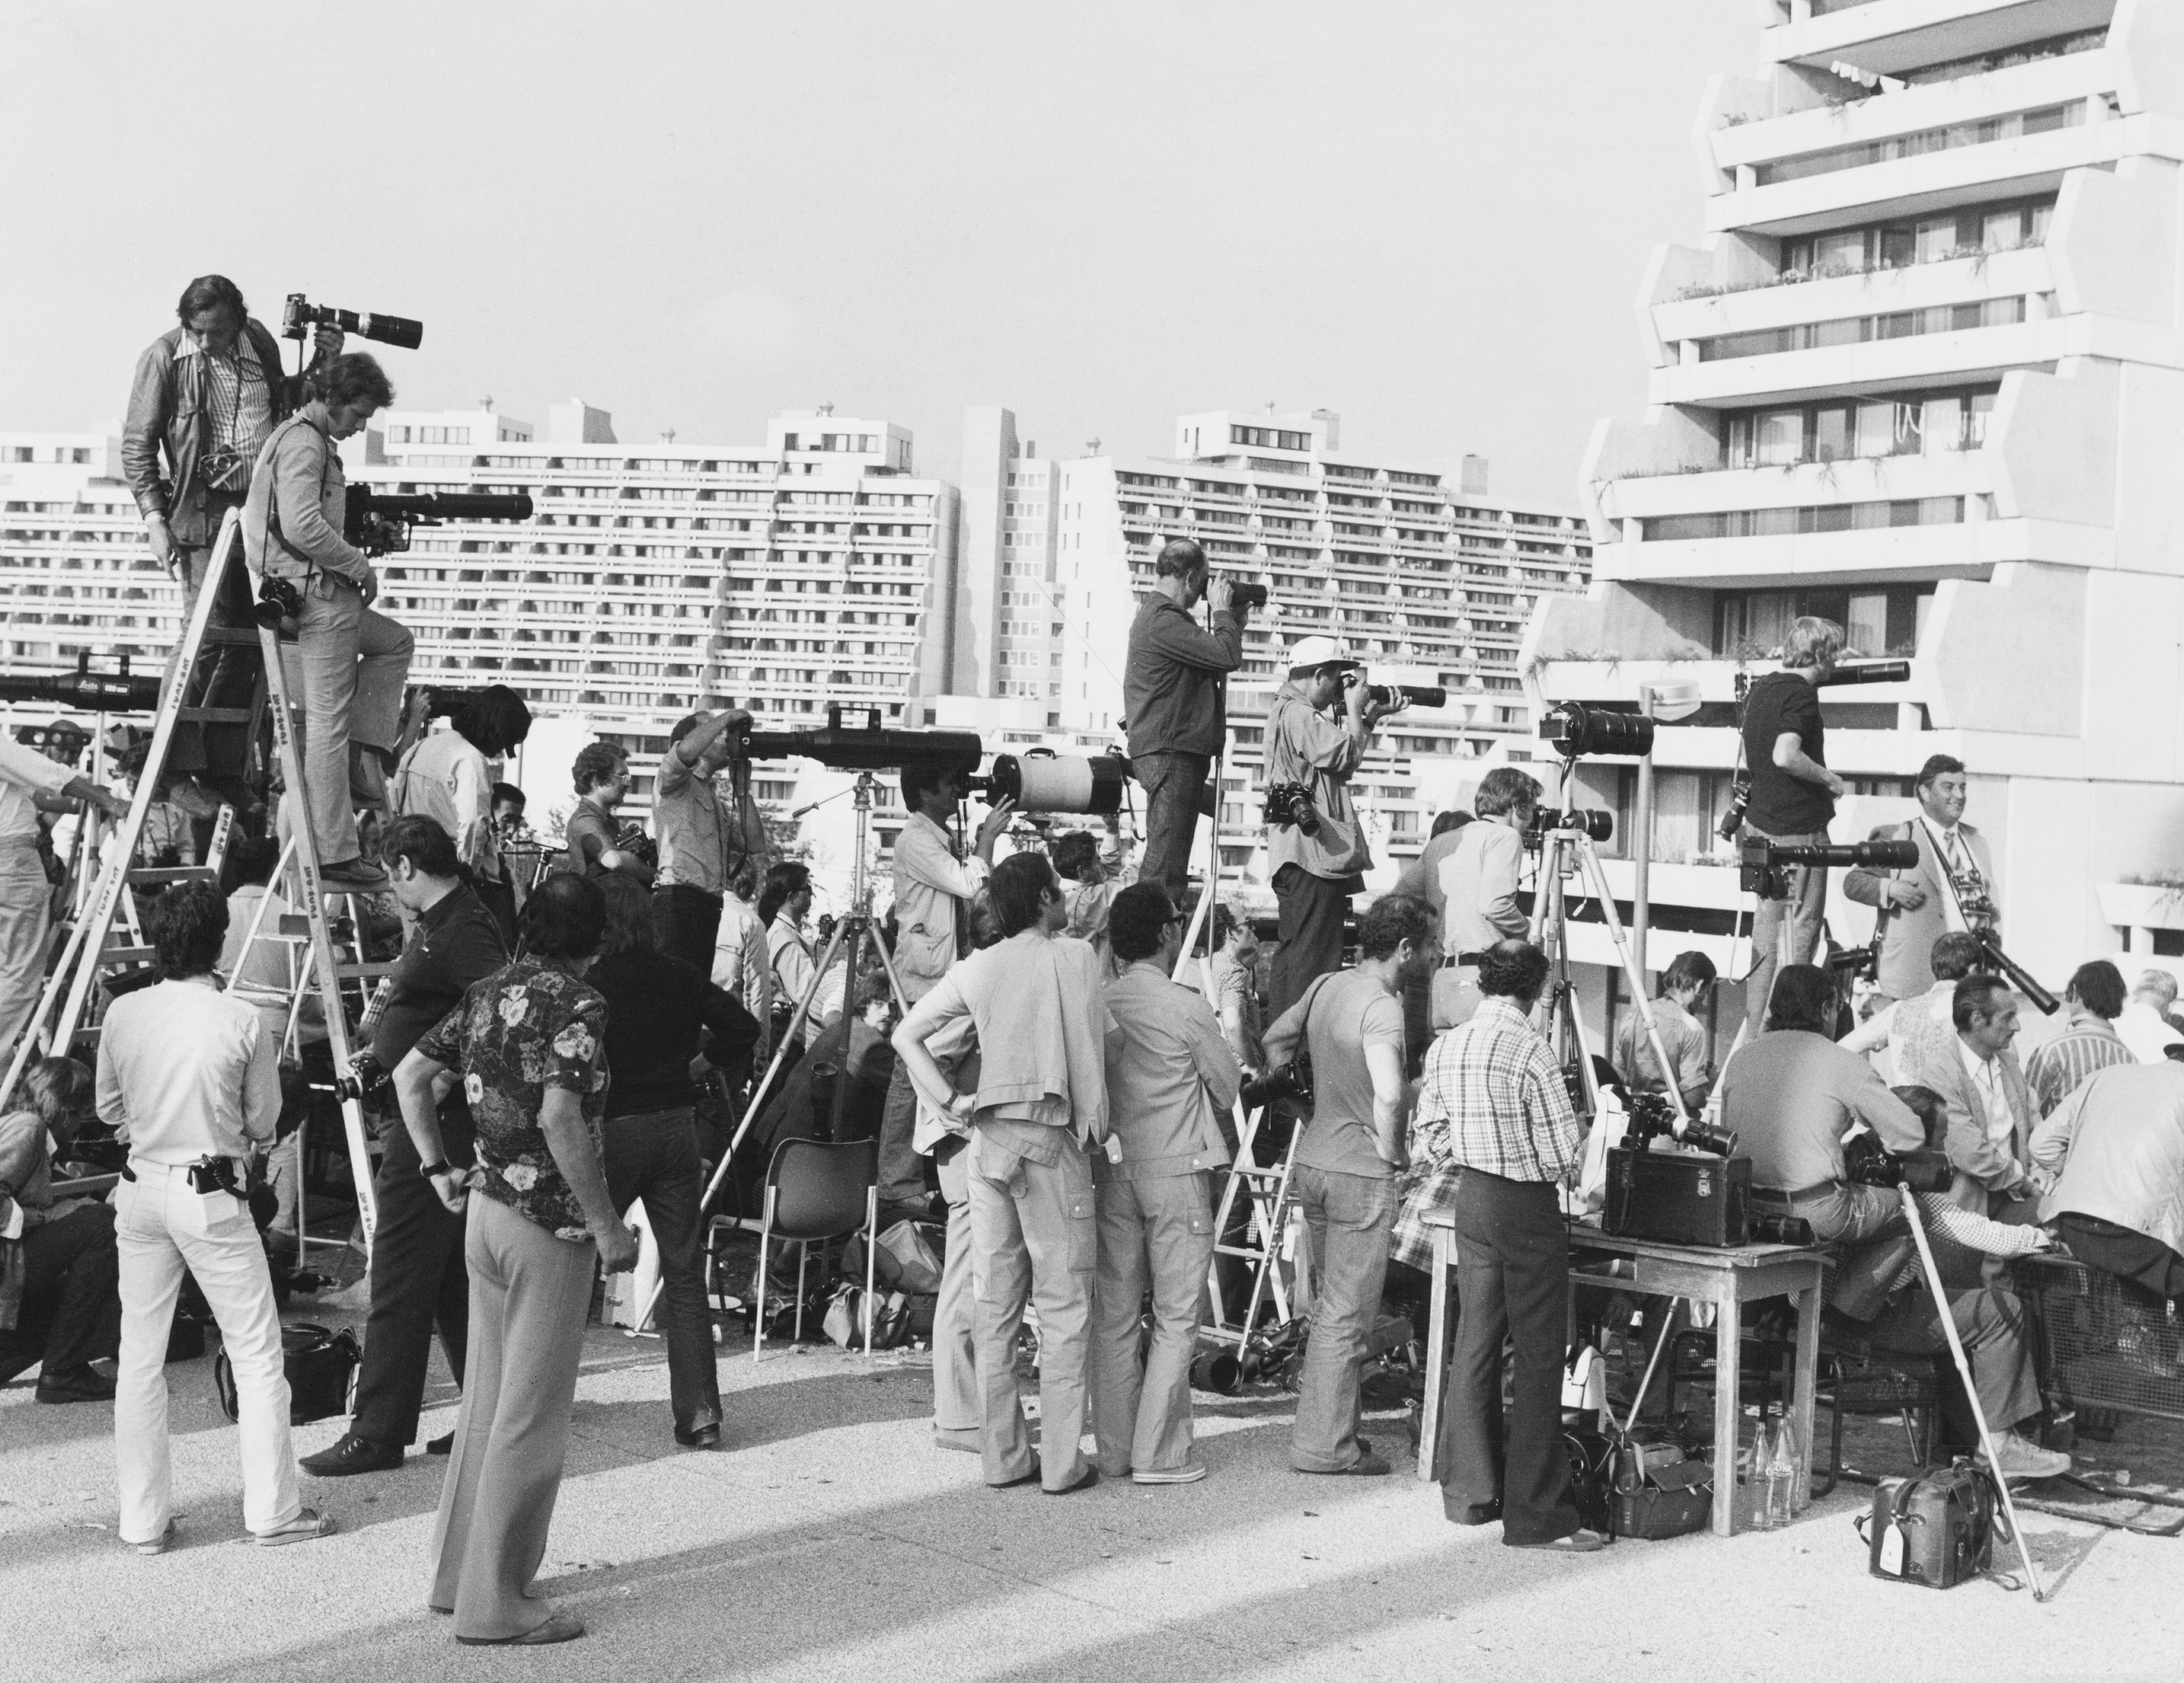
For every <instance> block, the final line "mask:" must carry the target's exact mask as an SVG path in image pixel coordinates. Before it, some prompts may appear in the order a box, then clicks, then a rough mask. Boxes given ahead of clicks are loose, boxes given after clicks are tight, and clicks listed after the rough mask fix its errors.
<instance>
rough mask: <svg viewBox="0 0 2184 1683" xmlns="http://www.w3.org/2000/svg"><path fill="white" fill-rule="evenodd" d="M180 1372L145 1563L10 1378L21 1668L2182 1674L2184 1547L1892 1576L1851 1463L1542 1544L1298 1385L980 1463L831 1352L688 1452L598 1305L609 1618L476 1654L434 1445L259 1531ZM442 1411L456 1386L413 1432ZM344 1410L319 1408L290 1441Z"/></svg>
mask: <svg viewBox="0 0 2184 1683" xmlns="http://www.w3.org/2000/svg"><path fill="white" fill-rule="evenodd" d="M305 1318H309V1317H308V1316H306V1317H305ZM721 1375H722V1381H723V1385H724V1389H725V1390H726V1391H727V1395H726V1396H725V1397H724V1401H725V1402H726V1403H727V1435H726V1440H725V1443H726V1446H725V1448H724V1449H723V1451H722V1452H720V1453H716V1454H710V1455H707V1454H694V1453H690V1452H683V1451H679V1450H677V1448H676V1447H675V1446H674V1445H673V1443H672V1441H671V1439H670V1437H669V1435H668V1417H667V1410H666V1365H665V1360H664V1352H663V1351H662V1348H661V1346H660V1344H659V1343H658V1342H657V1341H656V1340H629V1339H627V1338H626V1337H624V1336H622V1335H621V1334H619V1333H616V1332H612V1331H608V1330H604V1329H594V1330H593V1333H592V1334H591V1335H590V1338H589V1340H588V1346H587V1351H586V1366H585V1372H584V1375H583V1378H582V1382H581V1384H580V1385H579V1389H578V1393H577V1396H578V1401H577V1415H576V1421H575V1431H574V1438H573V1443H572V1448H571V1459H570V1466H569V1477H568V1480H567V1482H566V1483H565V1485H564V1486H563V1489H562V1493H561V1502H560V1510H559V1513H558V1514H557V1517H556V1519H555V1522H554V1535H553V1541H552V1543H551V1545H550V1546H549V1551H548V1564H547V1566H546V1568H545V1569H544V1571H543V1573H542V1574H541V1583H542V1588H543V1590H544V1591H546V1592H547V1593H549V1594H550V1595H551V1596H552V1597H554V1598H555V1599H556V1600H557V1601H559V1602H560V1603H561V1604H563V1605H564V1606H565V1607H567V1608H570V1609H571V1610H573V1611H575V1612H577V1613H580V1614H581V1615H582V1617H583V1618H584V1619H585V1620H586V1621H587V1622H588V1624H589V1625H590V1627H591V1633H592V1634H591V1635H590V1636H588V1638H586V1639H585V1640H583V1641H578V1642H575V1643H571V1644H569V1645H567V1646H565V1647H558V1648H549V1649H537V1650H524V1651H519V1652H500V1651H493V1650H479V1649H469V1648H460V1647H457V1646H456V1645H455V1644H454V1642H453V1641H452V1640H451V1639H450V1636H449V1631H448V1623H447V1621H446V1620H445V1619H439V1618H436V1617H434V1616H432V1615H430V1614H428V1613H426V1610H425V1608H424V1603H423V1591H424V1585H425V1548H426V1539H427V1536H428V1535H429V1531H430V1527H431V1522H432V1507H433V1504H434V1502H436V1501H437V1496H438V1490H439V1480H440V1474H441V1470H442V1468H443V1467H444V1465H445V1463H443V1462H440V1461H437V1460H432V1459H428V1458H426V1457H424V1456H423V1455H422V1453H421V1452H420V1453H416V1454H413V1456H412V1457H411V1458H410V1460H409V1463H408V1464H407V1465H406V1466H405V1467H404V1468H403V1470H402V1471H401V1472H399V1473H397V1474H385V1475H382V1476H379V1477H376V1478H365V1479H349V1480H324V1481H318V1480H310V1481H307V1485H306V1489H307V1495H306V1500H307V1501H311V1502H315V1503H317V1504H319V1505H320V1506H322V1507H326V1508H329V1509H331V1511H332V1512H334V1513H336V1514H337V1515H338V1516H339V1518H340V1519H341V1522H342V1526H343V1530H342V1532H341V1534H340V1535H337V1536H335V1537H333V1538H330V1539H328V1540H326V1541H322V1542H315V1543H310V1544H306V1545H302V1546H296V1547H292V1548H287V1549H281V1550H274V1551H265V1550H258V1549H254V1548H252V1547H250V1546H248V1543H247V1542H245V1541H242V1516H241V1507H240V1496H239V1488H238V1474H237V1463H236V1457H235V1439H234V1432H233V1429H231V1427H229V1426H228V1425H227V1424H226V1421H225V1420H224V1419H222V1418H220V1415H219V1413H218V1412H217V1409H216V1407H215V1406H214V1403H213V1401H212V1396H211V1381H210V1363H209V1361H199V1362H196V1363H186V1364H181V1365H180V1366H177V1367H175V1368H171V1369H170V1378H171V1379H173V1381H174V1384H175V1420H174V1428H175V1476H176V1486H177V1493H178V1506H179V1507H180V1508H181V1512H182V1513H183V1514H184V1515H185V1516H186V1517H185V1519H184V1530H183V1546H181V1548H179V1549H178V1550H177V1551H175V1552H172V1553H170V1554H168V1555H165V1556H162V1557H159V1558H142V1557H139V1556H137V1555H136V1554H134V1553H132V1552H129V1551H127V1550H125V1549H124V1548H122V1547H121V1546H120V1544H119V1542H118V1541H117V1540H116V1538H115V1535H114V1474H113V1456H112V1441H111V1434H112V1412H113V1411H112V1408H111V1407H110V1406H109V1405H104V1404H77V1405H73V1406H70V1407H39V1406H37V1405H36V1404H34V1403H32V1402H31V1397H30V1391H29V1388H28V1386H27V1385H18V1386H14V1387H10V1388H8V1389H7V1390H0V1680H7V1683H13V1680H15V1679H23V1680H26V1683H27V1680H33V1679H35V1680H40V1683H46V1680H67V1683H78V1680H82V1683H92V1680H105V1679H138V1678H146V1679H149V1678H159V1679H188V1680H222V1683H227V1680H233V1683H256V1680H264V1683H273V1680H276V1679H279V1680H289V1679H294V1678H299V1677H300V1678H321V1677H323V1678H340V1679H343V1680H348V1683H376V1680H382V1679H384V1680H400V1683H416V1680H418V1679H421V1678H426V1677H430V1678H450V1679H469V1678H502V1677H515V1676H521V1677H524V1678H526V1679H529V1678H538V1679H548V1678H583V1679H593V1678H597V1677H599V1676H602V1675H606V1676H616V1677H623V1676H626V1677H630V1678H641V1679H644V1680H647V1683H652V1680H666V1679H682V1678H689V1679H700V1678H730V1677H733V1678H758V1679H766V1680H784V1683H785V1680H791V1679H805V1678H810V1679H815V1680H817V1679H824V1680H826V1683H843V1680H844V1679H849V1678H857V1677H867V1676H868V1677H872V1678H884V1679H889V1680H904V1679H922V1678H928V1677H930V1678H936V1679H937V1678H943V1677H945V1678H949V1679H965V1678H980V1679H996V1680H1001V1679H1017V1678H1022V1679H1025V1680H1030V1679H1039V1680H1049V1679H1073V1678H1085V1679H1095V1678H1096V1679H1100V1680H1103V1683H1107V1680H1113V1679H1117V1678H1123V1677H1127V1678H1129V1679H1131V1680H1139V1679H1143V1680H1164V1679H1170V1678H1173V1679H1189V1680H1193V1683H1214V1680H1229V1679H1238V1680H1241V1679H1254V1678H1279V1677H1306V1676H1313V1677H1323V1676H1325V1675H1329V1674H1330V1673H1333V1674H1335V1675H1340V1676H1341V1677H1343V1678H1345V1679H1346V1680H1354V1679H1368V1678H1382V1677H1399V1676H1401V1677H1434V1678H1471V1677H1479V1678H1489V1677H1490V1678H1495V1679H1512V1678H1514V1679H1524V1678H1532V1677H1538V1678H1542V1679H1555V1680H1569V1679H1576V1678H1588V1677H1613V1678H1617V1679H1623V1680H1647V1679H1654V1678H1659V1679H1664V1680H1666V1679H1675V1680H1680V1683H1681V1680H1702V1679H1713V1678H1797V1679H1799V1680H1812V1679H1825V1678H1875V1679H1880V1678H1889V1677H1897V1676H1905V1675H1916V1676H1920V1677H1951V1676H1958V1675H1964V1676H1977V1677H1979V1678H1981V1680H1983V1683H2000V1680H2004V1679H2016V1678H2066V1677H2081V1676H2083V1677H2093V1676H2098V1677H2143V1678H2148V1679H2154V1678H2158V1679H2162V1680H2173V1679H2175V1678H2176V1677H2177V1676H2178V1675H2180V1673H2184V1652H2180V1637H2184V1615H2180V1613H2179V1611H2178V1597H2177V1594H2176V1585H2177V1583H2178V1581H2179V1571H2180V1568H2184V1541H2172V1540H2156V1539H2149V1538H2142V1537H2136V1536H2130V1535H2122V1534H2120V1533H2116V1532H2110V1531H2103V1530H2095V1529H2093V1528H2091V1527H2088V1526H2085V1525H2081V1524H2074V1523H2071V1522H2068V1521H2064V1520H2059V1519H2032V1520H2031V1523H2030V1524H2029V1527H2028V1530H2029V1531H2030V1534H2031V1536H2032V1538H2033V1541H2034V1546H2035V1549H2036V1555H2037V1558H2039V1559H2040V1561H2041V1563H2042V1569H2043V1572H2044V1573H2045V1574H2047V1575H2048V1578H2049V1580H2051V1588H2052V1590H2053V1597H2052V1599H2051V1601H2050V1602H2049V1603H2048V1604H2047V1605H2044V1606H2041V1605H2036V1604H2035V1603H2034V1602H2033V1601H2032V1598H2031V1596H2030V1595H2029V1594H2026V1593H2024V1592H2021V1591H2020V1592H2019V1593H2015V1594H2010V1593H2007V1592H2005V1591H2003V1590H2002V1589H2001V1588H1999V1587H1997V1585H1992V1584H1986V1583H1982V1584H1977V1585H1969V1586H1966V1587H1964V1588H1960V1589H1958V1590H1956V1591H1952V1592H1950V1593H1947V1594H1936V1593H1934V1592H1931V1591H1920V1590H1915V1589H1911V1588H1907V1587H1903V1586H1901V1585H1891V1584H1884V1583H1880V1582H1878V1581H1876V1580H1873V1579H1870V1578H1869V1577H1868V1576H1867V1575H1866V1572H1865V1551H1864V1546H1863V1544H1862V1543H1861V1542H1860V1541H1858V1537H1857V1535H1856V1534H1855V1533H1854V1532H1853V1529H1852V1520H1853V1516H1854V1514H1855V1513H1857V1512H1858V1511H1859V1509H1860V1508H1861V1507H1862V1506H1863V1504H1864V1501H1865V1500H1866V1496H1867V1493H1866V1492H1865V1491H1862V1490H1853V1491H1846V1492H1845V1493H1843V1494H1840V1495H1838V1496H1835V1497H1833V1498H1831V1499H1830V1500H1828V1501H1826V1502H1822V1503H1820V1504H1818V1505H1816V1506H1815V1507H1814V1509H1813V1510H1812V1512H1811V1513H1810V1514H1809V1515H1808V1516H1807V1517H1806V1519H1804V1520H1803V1521H1802V1522H1801V1523H1800V1524H1797V1525H1795V1526H1793V1527H1791V1529H1789V1530H1786V1531H1780V1532H1772V1533H1761V1534H1758V1535H1748V1536H1743V1537H1739V1538H1736V1539H1733V1540H1729V1541H1718V1540H1716V1539H1713V1538H1712V1537H1708V1536H1700V1537H1691V1538H1685V1539H1680V1540H1678V1541H1674V1542H1667V1543H1652V1544H1649V1543H1642V1542H1623V1543H1619V1544H1618V1545H1617V1546H1615V1547H1613V1549H1611V1550H1609V1551H1607V1552H1605V1553H1603V1554H1600V1555H1596V1556H1593V1557H1591V1558H1582V1559H1563V1558H1552V1557H1542V1556H1540V1555H1537V1554H1533V1553H1528V1552H1519V1551H1515V1550H1510V1549H1506V1548H1503V1547H1502V1546H1501V1545H1500V1542H1499V1540H1498V1530H1497V1529H1496V1528H1486V1529H1484V1530H1464V1529H1459V1528H1457V1527H1454V1526H1451V1525H1450V1524H1447V1523H1446V1521H1444V1520H1443V1519H1442V1518H1441V1514H1440V1501H1439V1491H1437V1490H1436V1489H1435V1487H1434V1486H1431V1485H1419V1484H1418V1483H1416V1482H1415V1481H1414V1480H1413V1479H1412V1477H1411V1476H1410V1474H1411V1471H1412V1462H1411V1459H1410V1457H1409V1455H1408V1453H1407V1450H1406V1449H1405V1446H1404V1445H1403V1443H1402V1432H1401V1424H1400V1423H1399V1422H1398V1421H1396V1419H1394V1418H1390V1419H1388V1420H1386V1421H1384V1422H1382V1423H1380V1424H1379V1430H1378V1432H1377V1436H1378V1438H1379V1440H1380V1441H1381V1442H1382V1443H1383V1444H1384V1445H1385V1446H1386V1447H1388V1448H1390V1449H1392V1450H1395V1451H1396V1452H1397V1453H1396V1457H1395V1458H1396V1460H1397V1463H1398V1467H1397V1473H1396V1476H1395V1477H1393V1478H1390V1479H1379V1480H1340V1479H1313V1478H1307V1477H1304V1476H1301V1475H1299V1474H1293V1473H1291V1472H1290V1471H1289V1470H1288V1469H1287V1466H1286V1458H1285V1455H1284V1447H1285V1440H1286V1433H1287V1429H1288V1424H1289V1421H1290V1414H1291V1410H1290V1403H1289V1400H1288V1399H1287V1398H1285V1397H1280V1396H1246V1397H1241V1398H1234V1399H1219V1400H1215V1399H1205V1398H1201V1419H1202V1420H1203V1422H1204V1425H1203V1429H1202V1433H1201V1437H1202V1441H1203V1444H1204V1452H1205V1453H1204V1458H1205V1459H1206V1461H1207V1463H1209V1465H1210V1466H1211V1467H1212V1477H1211V1478H1210V1479H1208V1480H1206V1482H1205V1483H1203V1484H1200V1485H1184V1486H1178V1487H1173V1488H1165V1489H1159V1490H1139V1489H1138V1488H1136V1487H1134V1486H1132V1485H1127V1484H1123V1485H1112V1484H1103V1485H1100V1487H1099V1488H1097V1489H1096V1490H1094V1491H1088V1492H1085V1493H1084V1494H1081V1495H1078V1496H1068V1497H1061V1498H1055V1497H1049V1496H1045V1495H1043V1494H1041V1493H1039V1491H1036V1490H1035V1489H1027V1490H1017V1491H988V1490H986V1489H985V1488H984V1487H983V1485H982V1484H981V1483H980V1482H979V1477H978V1463H977V1460H976V1458H975V1457H970V1456H967V1455H961V1454H956V1453H950V1452H943V1451H939V1450H936V1449H934V1448H933V1447H932V1446H931V1444H930V1440H929V1435H928V1419H927V1411H928V1408H929V1407H930V1397H931V1386H930V1377H929V1373H928V1370H927V1369H926V1368H924V1367H923V1366H922V1364H921V1363H920V1362H919V1360H918V1359H917V1358H908V1359H905V1358H891V1357H878V1358H875V1359H874V1360H872V1362H869V1363H867V1362H866V1361H865V1360H864V1359H862V1358H861V1357H855V1356H850V1355H843V1354H838V1353H835V1352H833V1351H824V1352H811V1351H805V1352H799V1353H797V1354H794V1355H786V1356H783V1357H780V1358H779V1359H772V1360H769V1361H767V1362H766V1363H760V1364H757V1365H755V1366H754V1364H753V1363H751V1361H750V1359H749V1355H748V1354H747V1353H745V1354H743V1355H740V1356H738V1355H733V1354H730V1355H727V1356H724V1357H723V1359H722V1363H721ZM449 1394H450V1393H448V1391H447V1390H446V1388H445V1387H444V1386H440V1387H436V1390H435V1396H436V1397H445V1396H448V1395H449ZM452 1420H453V1415H452V1413H451V1412H450V1410H449V1409H448V1407H447V1406H446V1405H445V1403H444V1402H441V1403H440V1404H439V1405H438V1406H437V1407H434V1408H433V1409H432V1411H431V1412H429V1413H427V1416H426V1422H425V1425H424V1428H423V1434H422V1435H432V1434H433V1433H436V1432H438V1431H441V1430H444V1429H446V1428H447V1427H448V1425H449V1424H452ZM339 1430H340V1423H339V1422H336V1421H326V1422H321V1423H320V1424H316V1425H313V1426H309V1427H304V1428H300V1429H298V1432H297V1445H298V1452H299V1453H307V1452H309V1451H311V1450H313V1449H315V1448H319V1447H321V1446H324V1445H325V1444H326V1443H328V1442H331V1441H332V1439H333V1438H334V1437H335V1436H337V1435H338V1433H339Z"/></svg>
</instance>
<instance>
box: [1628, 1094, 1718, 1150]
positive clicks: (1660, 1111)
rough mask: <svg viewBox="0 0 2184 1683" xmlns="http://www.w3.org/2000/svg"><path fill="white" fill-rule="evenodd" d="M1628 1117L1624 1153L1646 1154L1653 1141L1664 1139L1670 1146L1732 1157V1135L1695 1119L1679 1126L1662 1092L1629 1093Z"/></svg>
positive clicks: (1651, 1147)
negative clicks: (1679, 1146)
mask: <svg viewBox="0 0 2184 1683" xmlns="http://www.w3.org/2000/svg"><path fill="white" fill-rule="evenodd" d="M1655 1140H1667V1141H1668V1142H1669V1144H1670V1145H1683V1146H1686V1147H1688V1148H1689V1149H1690V1150H1691V1151H1705V1152H1708V1154H1710V1155H1711V1156H1717V1157H1726V1156H1734V1155H1735V1154H1736V1134H1734V1133H1732V1132H1731V1131H1730V1130H1729V1129H1725V1128H1708V1126H1707V1125H1706V1124H1705V1123H1702V1122H1701V1121H1700V1120H1699V1119H1698V1118H1697V1117H1686V1118H1685V1120H1684V1121H1683V1122H1681V1123H1679V1122H1678V1121H1677V1120H1676V1107H1675V1106H1674V1105H1672V1104H1670V1103H1669V1095H1667V1094H1666V1093H1645V1092H1639V1093H1633V1094H1632V1095H1630V1124H1629V1126H1628V1127H1626V1128H1625V1129H1624V1131H1623V1145H1624V1150H1626V1151H1652V1149H1653V1142H1654V1141H1655Z"/></svg>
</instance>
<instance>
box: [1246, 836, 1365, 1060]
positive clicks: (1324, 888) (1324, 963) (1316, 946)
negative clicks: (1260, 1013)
mask: <svg viewBox="0 0 2184 1683" xmlns="http://www.w3.org/2000/svg"><path fill="white" fill-rule="evenodd" d="M1358 887H1359V883H1358V881H1357V878H1355V877H1340V878H1327V877H1315V876H1313V875H1312V872H1309V871H1307V870H1306V869H1305V868H1304V867H1302V866H1301V865H1284V866H1283V867H1282V868H1281V869H1280V870H1279V871H1277V872H1274V899H1275V901H1276V903H1277V904H1278V905H1279V906H1280V908H1281V939H1282V944H1281V945H1280V946H1279V947H1278V948H1276V949H1275V950H1274V960H1273V965H1272V966H1271V967H1270V971H1271V973H1270V975H1269V977H1268V988H1267V1021H1268V1022H1269V1023H1272V1022H1273V1020H1274V1019H1275V1018H1276V1017H1279V1016H1280V1015H1281V1014H1282V1013H1283V1012H1284V1011H1287V1010H1288V1009H1289V1008H1290V1006H1293V1005H1295V1003H1296V1002H1297V1001H1298V1000H1301V999H1302V998H1303V997H1304V995H1305V989H1307V988H1309V987H1311V986H1312V983H1313V982H1314V981H1315V980H1317V979H1318V978H1320V977H1322V976H1324V975H1326V974H1328V973H1329V972H1330V971H1334V970H1340V969H1341V968H1342V926H1343V924H1344V923H1345V922H1346V921H1347V920H1348V918H1349V917H1350V896H1351V894H1354V893H1356V892H1357V889H1358Z"/></svg>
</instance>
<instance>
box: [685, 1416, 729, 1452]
mask: <svg viewBox="0 0 2184 1683" xmlns="http://www.w3.org/2000/svg"><path fill="white" fill-rule="evenodd" d="M675 1441H676V1442H677V1443H679V1444H681V1445H682V1447H683V1448H685V1449H718V1448H719V1447H720V1446H721V1423H720V1422H719V1421H718V1420H708V1421H707V1422H706V1423H705V1424H704V1425H702V1426H693V1427H691V1428H690V1429H689V1430H688V1431H687V1432H686V1431H684V1430H683V1429H682V1427H680V1426H677V1427H676V1429H675Z"/></svg>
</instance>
